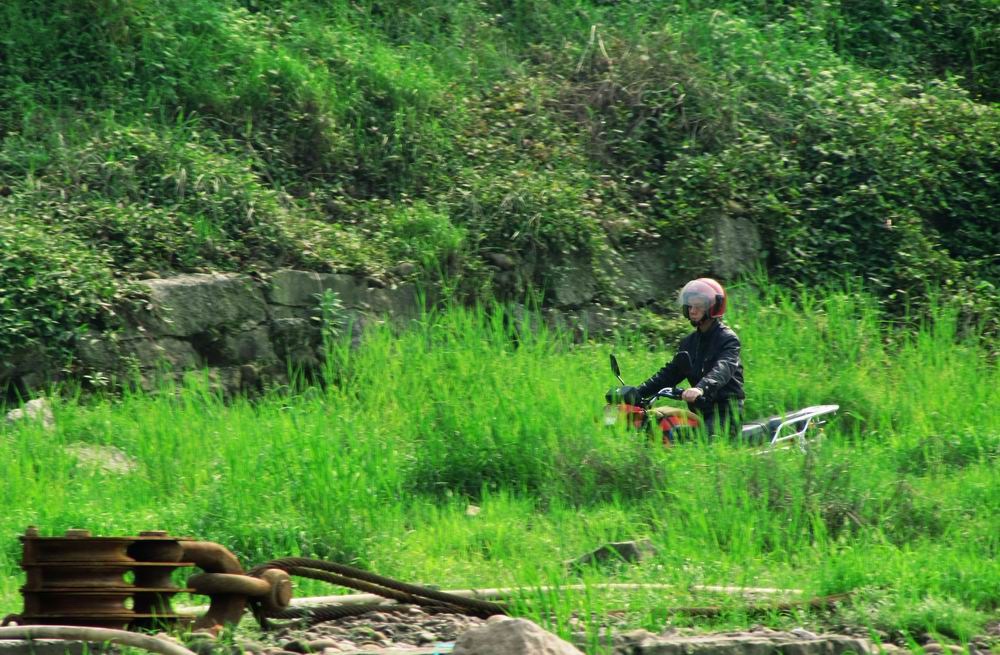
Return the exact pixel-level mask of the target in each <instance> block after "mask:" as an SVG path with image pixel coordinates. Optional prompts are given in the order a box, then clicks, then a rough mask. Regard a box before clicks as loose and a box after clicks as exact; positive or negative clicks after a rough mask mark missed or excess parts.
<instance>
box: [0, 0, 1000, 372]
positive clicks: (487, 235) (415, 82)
mask: <svg viewBox="0 0 1000 655" xmlns="http://www.w3.org/2000/svg"><path fill="white" fill-rule="evenodd" d="M0 36H2V38H0V134H2V136H3V141H2V146H0V194H2V197H0V248H2V249H3V253H4V256H3V258H2V260H0V353H4V354H10V353H17V352H19V351H21V350H23V349H25V348H27V347H29V346H32V345H33V344H38V343H42V344H44V345H45V346H46V347H48V348H50V349H52V350H54V351H56V352H58V351H59V350H61V349H64V348H67V347H68V346H69V344H71V343H72V342H73V340H74V339H75V338H76V336H77V335H78V334H79V333H80V332H81V331H82V330H85V329H88V328H94V327H96V328H101V327H106V326H109V325H113V324H114V323H115V320H116V319H115V312H116V311H117V308H118V307H120V304H121V302H122V301H123V300H125V299H127V298H129V297H130V295H131V294H132V291H131V287H130V281H132V280H134V279H136V278H137V277H140V276H149V275H154V274H155V275H165V274H169V273H174V272H192V271H204V270H225V271H267V270H271V269H274V268H276V267H279V266H296V267H303V268H312V269H317V270H336V271H355V272H364V273H367V274H370V275H374V276H376V277H387V276H389V277H391V276H400V275H405V274H408V271H410V270H411V268H410V267H402V268H401V267H399V264H400V263H402V262H410V263H413V264H416V265H417V270H418V271H420V272H421V274H423V275H426V276H429V277H431V278H443V277H447V278H448V279H449V280H452V281H454V282H455V284H456V285H457V288H459V289H460V290H462V291H464V292H465V293H467V294H470V295H478V296H482V295H483V294H489V293H491V290H492V289H493V285H492V282H491V275H492V273H491V271H492V270H493V269H491V268H490V267H489V266H488V265H487V260H486V259H484V255H485V254H487V253H501V254H504V255H507V256H510V257H513V259H514V261H516V262H518V263H519V264H520V265H521V266H523V267H524V268H525V270H528V271H533V273H532V279H531V281H532V282H533V283H534V284H536V285H537V286H539V287H543V286H544V285H545V284H546V282H547V280H548V278H549V276H550V275H551V272H552V271H553V270H554V269H555V268H557V267H558V266H560V265H562V264H564V263H565V262H567V261H570V260H574V261H576V262H578V263H583V264H584V265H586V264H587V263H589V264H590V265H593V266H594V267H595V268H598V266H597V264H598V263H599V262H601V261H602V260H607V259H608V258H607V257H606V256H605V255H607V253H608V252H609V249H610V248H625V247H628V245H629V244H633V243H636V242H641V241H644V240H649V239H654V238H658V237H659V238H663V239H664V240H666V242H667V243H669V244H670V246H671V247H674V248H676V251H677V261H678V268H679V269H681V270H685V269H690V270H691V271H692V272H701V269H700V266H699V265H700V264H701V262H702V261H703V255H704V252H705V249H706V248H707V239H708V236H707V235H706V234H705V232H704V230H703V229H701V228H700V226H699V222H700V221H701V220H702V219H703V217H704V216H705V215H706V213H711V212H720V211H721V212H726V213H730V214H734V215H741V216H745V217H748V218H749V219H752V220H753V221H755V222H756V223H757V225H758V226H759V227H760V229H761V230H762V232H763V235H764V238H765V240H766V245H767V249H768V257H767V266H768V268H769V269H770V271H771V274H772V276H773V277H772V279H775V280H779V281H782V282H783V283H785V284H788V285H796V284H813V283H816V282H819V281H829V280H830V279H831V278H836V279H840V278H844V277H852V276H863V277H864V279H865V281H866V284H867V286H868V287H869V288H870V289H871V290H872V291H873V292H875V293H876V294H878V295H879V296H880V297H881V298H882V299H883V300H884V301H886V302H890V303H892V304H893V306H898V305H899V304H900V303H904V302H905V303H907V304H912V305H915V306H919V305H920V304H921V302H922V299H923V298H924V294H925V293H926V291H927V290H928V289H931V288H934V289H944V290H949V289H950V290H953V291H954V292H955V293H954V294H950V295H952V296H953V297H954V298H956V299H958V300H959V301H960V302H961V303H962V304H963V305H964V310H965V311H966V318H971V319H973V320H976V321H980V322H982V321H985V322H986V327H987V330H990V329H992V330H993V331H994V333H995V330H996V321H997V316H998V313H997V308H998V307H1000V301H998V291H997V286H996V285H997V280H998V279H1000V260H998V257H997V253H998V252H1000V245H998V243H997V241H998V239H997V233H998V225H997V221H998V216H1000V191H998V189H1000V173H998V171H1000V148H998V136H1000V110H998V108H997V104H996V100H997V97H998V96H997V89H998V88H1000V84H998V82H1000V69H998V61H1000V58H998V48H1000V45H998V44H1000V9H998V6H997V4H996V3H995V2H992V1H990V0H967V1H963V2H941V3H939V2H934V1H931V2H925V1H923V0H897V1H895V2H873V3H849V2H829V1H826V0H822V1H821V0H811V1H804V2H790V1H783V0H775V1H765V0H728V1H724V2H712V3H709V2H705V1H702V0H691V1H689V2H677V3H650V2H640V1H627V0H621V1H618V2H614V1H608V0H603V1H602V0H589V1H588V0H576V1H574V2H568V1H567V2H549V1H546V0H482V1H479V2H473V1H457V0H421V1H419V2H418V1H415V0H414V1H409V0H393V1H392V2H380V1H375V0H357V1H352V2H348V1H346V0H345V1H337V0H333V1H323V2H320V1H309V0H287V1H284V2H282V1H279V0H274V1H268V0H243V1H236V0H157V1H153V0H51V1H49V2H44V3H40V2H35V1H34V0H6V1H5V2H3V3H2V4H0ZM601 270H603V269H601ZM626 274H627V272H626ZM603 279H604V284H605V288H604V289H603V294H604V296H605V299H606V300H607V302H608V303H611V304H613V303H615V302H617V301H618V300H619V298H618V294H617V292H616V287H615V279H614V276H613V275H611V276H607V277H605V278H603ZM946 295H947V294H946ZM991 321H992V323H990V322H991ZM991 326H992V327H991Z"/></svg>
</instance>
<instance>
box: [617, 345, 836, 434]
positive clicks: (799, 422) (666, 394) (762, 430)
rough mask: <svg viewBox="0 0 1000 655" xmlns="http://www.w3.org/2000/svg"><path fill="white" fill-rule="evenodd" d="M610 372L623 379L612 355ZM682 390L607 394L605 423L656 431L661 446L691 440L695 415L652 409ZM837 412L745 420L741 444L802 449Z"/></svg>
mask: <svg viewBox="0 0 1000 655" xmlns="http://www.w3.org/2000/svg"><path fill="white" fill-rule="evenodd" d="M611 372H612V373H614V375H615V377H616V378H618V381H619V382H620V383H621V384H622V386H623V387H624V386H626V385H625V381H624V380H623V379H622V375H621V368H620V367H619V366H618V359H617V358H616V357H615V356H614V354H612V355H611ZM683 393H684V389H681V388H680V387H664V388H662V389H660V390H659V391H657V392H656V393H654V394H653V395H652V396H649V397H645V398H639V399H637V400H636V402H635V403H634V404H633V403H627V402H625V401H624V399H622V398H620V397H619V398H612V397H611V396H612V393H611V392H609V394H608V397H607V400H608V404H607V405H605V407H604V424H605V425H606V426H609V427H610V426H614V425H617V424H618V422H619V421H620V420H624V421H625V425H626V426H628V428H629V429H632V430H636V431H639V432H647V433H649V434H651V435H654V436H655V435H656V433H657V431H658V432H659V436H660V439H661V440H662V442H663V445H664V446H668V447H669V446H672V445H674V444H675V443H678V442H681V441H689V440H691V439H693V438H694V437H695V436H696V435H697V434H698V430H699V429H700V428H701V426H702V421H701V417H700V416H698V414H697V413H695V412H692V411H689V410H687V409H682V408H680V407H672V406H664V405H660V406H654V403H656V402H657V401H658V400H660V399H662V398H667V399H670V400H681V396H682V395H683ZM839 409H840V405H811V406H809V407H804V408H802V409H799V410H796V411H794V412H790V413H788V414H777V415H775V416H769V417H767V418H761V419H757V420H754V421H747V422H745V423H744V424H743V428H742V430H741V432H740V442H741V443H745V444H753V445H766V446H769V447H772V448H773V447H786V446H790V445H793V444H794V445H797V446H798V447H799V448H800V449H802V450H805V449H806V446H807V444H808V443H809V442H810V441H811V440H814V439H816V438H817V437H818V435H819V434H820V433H821V432H822V430H823V426H824V425H825V424H826V423H827V421H828V420H829V418H830V417H831V416H832V415H833V414H835V413H836V412H837V411H838V410H839Z"/></svg>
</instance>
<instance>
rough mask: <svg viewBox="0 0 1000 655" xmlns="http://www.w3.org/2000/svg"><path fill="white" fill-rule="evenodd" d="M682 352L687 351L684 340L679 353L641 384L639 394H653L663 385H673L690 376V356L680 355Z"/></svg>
mask: <svg viewBox="0 0 1000 655" xmlns="http://www.w3.org/2000/svg"><path fill="white" fill-rule="evenodd" d="M680 352H685V349H684V342H683V341H682V342H681V345H680V348H679V349H678V354H676V355H674V357H673V359H671V360H670V361H669V362H667V363H666V364H664V365H663V368H661V369H660V370H659V371H657V372H656V373H654V374H653V375H652V376H651V377H650V378H649V379H647V380H646V381H645V382H643V383H642V384H640V385H639V395H640V396H641V397H643V398H646V397H648V396H652V395H653V394H654V393H656V392H657V391H659V390H660V389H662V388H663V387H672V386H674V385H676V384H677V383H678V382H680V381H681V380H683V379H684V378H686V377H687V376H688V373H689V371H688V369H689V368H690V363H689V362H690V358H684V357H680V356H679V355H680ZM685 354H686V353H685Z"/></svg>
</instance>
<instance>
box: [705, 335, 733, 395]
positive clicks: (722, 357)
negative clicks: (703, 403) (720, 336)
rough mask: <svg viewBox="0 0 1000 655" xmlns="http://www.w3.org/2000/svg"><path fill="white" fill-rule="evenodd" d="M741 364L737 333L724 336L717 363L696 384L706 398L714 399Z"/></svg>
mask: <svg viewBox="0 0 1000 655" xmlns="http://www.w3.org/2000/svg"><path fill="white" fill-rule="evenodd" d="M739 365H740V340H739V338H738V337H737V336H736V335H735V334H732V333H730V334H728V335H726V336H725V337H724V340H723V342H722V345H721V346H720V348H719V355H718V357H717V358H716V360H715V364H714V365H713V366H712V368H711V369H709V370H708V371H707V372H706V373H705V375H703V376H702V378H701V379H700V380H698V384H696V385H695V386H696V387H698V388H699V389H701V390H702V391H704V392H705V398H707V399H708V400H713V399H714V398H715V394H716V392H718V390H719V389H721V388H722V387H724V386H725V385H726V383H727V382H729V381H730V380H731V379H732V378H733V374H734V373H735V372H736V369H737V368H738V367H739Z"/></svg>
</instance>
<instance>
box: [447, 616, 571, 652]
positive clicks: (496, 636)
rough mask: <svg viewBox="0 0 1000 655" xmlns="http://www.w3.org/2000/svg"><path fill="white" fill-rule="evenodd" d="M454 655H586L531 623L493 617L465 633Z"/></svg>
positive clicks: (456, 646)
mask: <svg viewBox="0 0 1000 655" xmlns="http://www.w3.org/2000/svg"><path fill="white" fill-rule="evenodd" d="M452 653H453V655H512V654H513V653H517V655H583V654H582V653H581V652H580V651H579V650H578V649H577V648H576V647H575V646H573V645H572V644H570V643H569V642H568V641H564V640H562V639H560V638H559V637H557V636H556V635H554V634H552V633H551V632H546V631H545V630H543V629H542V628H540V627H538V626H537V625H536V624H534V623H532V622H531V621H528V620H527V619H512V618H509V617H506V616H494V617H491V618H490V619H489V620H488V621H487V622H486V623H485V625H483V626H481V627H478V628H473V629H471V630H467V631H466V632H463V633H462V635H461V636H459V638H458V640H457V641H456V642H455V648H454V650H453V651H452Z"/></svg>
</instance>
